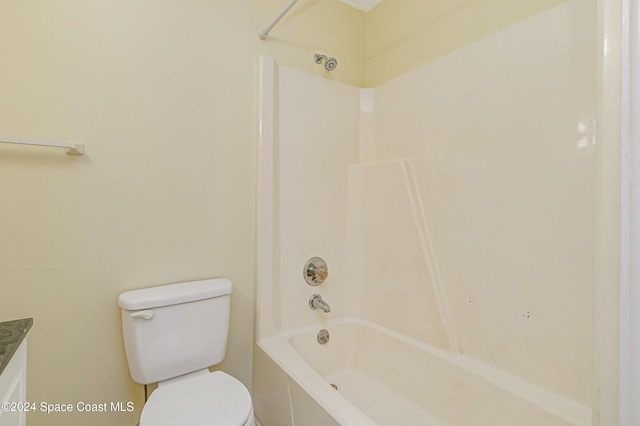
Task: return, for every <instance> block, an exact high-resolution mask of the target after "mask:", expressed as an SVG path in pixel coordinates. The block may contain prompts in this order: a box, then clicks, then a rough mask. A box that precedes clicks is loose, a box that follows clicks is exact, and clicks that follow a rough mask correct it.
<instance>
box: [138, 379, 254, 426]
mask: <svg viewBox="0 0 640 426" xmlns="http://www.w3.org/2000/svg"><path fill="white" fill-rule="evenodd" d="M251 410H252V403H251V395H249V391H248V390H247V388H246V387H245V386H244V385H243V384H242V383H241V382H240V381H239V380H237V379H235V378H234V377H231V376H229V375H228V374H226V373H223V372H222V371H215V372H213V373H208V374H204V375H201V376H197V377H194V378H191V379H187V380H184V381H181V382H177V383H173V384H168V385H166V386H162V387H159V388H158V389H156V390H155V391H154V392H153V393H152V394H151V396H150V397H149V400H148V401H147V403H146V404H145V406H144V408H143V409H142V416H141V417H140V426H243V425H244V424H245V422H246V421H247V419H248V418H249V416H250V414H251Z"/></svg>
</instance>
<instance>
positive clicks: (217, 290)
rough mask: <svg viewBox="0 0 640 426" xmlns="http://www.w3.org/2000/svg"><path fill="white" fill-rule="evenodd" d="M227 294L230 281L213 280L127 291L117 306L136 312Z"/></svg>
mask: <svg viewBox="0 0 640 426" xmlns="http://www.w3.org/2000/svg"><path fill="white" fill-rule="evenodd" d="M228 294H231V281H230V280H229V279H227V278H213V279H208V280H201V281H189V282H185V283H177V284H167V285H162V286H158V287H150V288H142V289H139V290H131V291H127V292H125V293H122V294H120V296H119V297H118V305H119V306H120V307H121V308H122V309H126V310H129V311H137V310H140V309H150V308H159V307H160V306H169V305H177V304H179V303H187V302H193V301H196V300H202V299H211V298H213V297H219V296H225V295H228Z"/></svg>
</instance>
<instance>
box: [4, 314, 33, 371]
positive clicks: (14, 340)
mask: <svg viewBox="0 0 640 426" xmlns="http://www.w3.org/2000/svg"><path fill="white" fill-rule="evenodd" d="M32 325H33V318H24V319H19V320H13V321H5V322H0V375H1V374H2V373H3V372H4V370H5V368H6V367H7V365H8V364H9V361H11V358H13V355H14V354H15V353H16V351H17V350H18V347H19V346H20V343H22V341H23V340H24V338H25V337H26V335H27V332H28V331H29V329H30V328H31V326H32Z"/></svg>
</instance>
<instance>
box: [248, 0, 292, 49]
mask: <svg viewBox="0 0 640 426" xmlns="http://www.w3.org/2000/svg"><path fill="white" fill-rule="evenodd" d="M297 1H298V0H290V1H289V3H288V4H287V5H286V6H285V7H284V9H282V12H280V14H279V15H278V16H276V19H274V20H273V22H271V23H270V24H269V25H268V26H267V27H266V28H265V29H264V30H262V32H261V33H260V34H258V37H260V40H264V39H265V38H267V35H268V34H269V31H271V30H272V29H273V27H275V26H276V24H277V23H278V22H279V21H280V20H281V19H282V17H283V16H284V15H286V14H287V12H288V11H289V9H291V8H292V7H293V5H294V4H296V2H297Z"/></svg>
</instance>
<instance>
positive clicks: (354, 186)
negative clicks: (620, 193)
mask: <svg viewBox="0 0 640 426" xmlns="http://www.w3.org/2000/svg"><path fill="white" fill-rule="evenodd" d="M574 3H575V2H571V1H570V2H567V3H563V4H562V5H560V6H557V7H555V8H553V9H550V10H549V11H547V12H544V13H542V14H540V15H537V16H535V17H533V18H530V19H528V20H526V21H524V22H522V23H520V24H517V25H515V26H513V27H510V28H508V29H506V30H503V31H501V32H500V33H497V34H494V35H492V36H489V37H487V38H485V39H483V40H481V41H479V42H476V43H475V44H473V45H470V46H467V47H465V48H463V49H460V50H458V51H456V52H454V53H452V54H450V55H448V56H445V57H443V58H441V59H438V60H436V61H433V62H431V63H429V64H427V65H424V66H423V67H420V68H418V69H416V70H413V71H410V72H408V73H406V74H403V75H401V76H399V77H397V78H395V79H393V80H391V81H389V82H387V83H384V84H382V85H380V86H378V87H375V88H367V89H358V88H355V87H351V86H348V85H345V84H341V83H336V82H334V81H331V79H327V78H323V77H318V76H311V75H308V74H305V73H302V72H299V71H296V70H292V69H289V68H287V67H284V66H280V65H278V64H277V63H275V62H274V61H273V60H272V59H270V58H267V57H263V58H261V59H260V61H261V63H260V87H261V89H260V121H261V123H260V129H261V140H260V153H259V169H260V170H259V199H258V210H259V212H258V265H257V280H258V288H257V300H256V306H257V345H256V348H255V351H254V385H253V395H254V405H255V409H256V414H257V416H258V417H259V418H260V419H261V420H262V422H263V423H264V424H265V426H276V425H277V426H301V425H309V426H325V425H326V426H329V425H345V426H365V425H366V426H369V425H380V426H399V425H403V426H404V425H420V426H426V425H429V426H445V425H446V426H467V425H469V426H514V425H518V426H587V425H590V424H591V407H590V404H591V388H592V381H593V378H592V372H591V369H592V367H591V366H592V355H591V353H592V347H591V345H592V340H593V335H592V327H591V324H592V316H593V300H592V292H591V291H590V290H589V287H588V286H589V285H591V284H590V283H592V282H593V270H591V269H589V267H585V265H590V264H593V258H592V257H590V256H593V253H592V250H591V249H590V247H593V246H592V239H593V231H592V229H593V217H592V215H591V214H590V213H588V212H589V211H590V210H591V204H590V203H591V202H592V199H593V193H592V192H593V184H592V182H593V179H594V173H595V172H594V168H593V146H592V141H591V137H590V134H589V132H591V131H592V129H591V128H590V126H591V123H593V117H594V115H595V99H594V96H593V90H592V89H593V87H592V86H591V85H592V84H593V81H595V77H594V76H591V77H593V78H592V79H590V78H587V77H589V76H584V70H585V69H594V68H595V67H594V66H593V61H594V54H593V51H592V50H590V49H589V48H588V47H589V45H588V43H589V40H583V39H580V38H579V37H574V35H575V34H574V33H572V31H573V32H578V33H580V31H582V30H585V28H586V27H587V26H588V25H590V24H591V21H590V20H589V17H585V16H584V15H580V13H578V14H576V8H575V5H574ZM584 13H588V12H584ZM567 22H572V23H573V24H575V25H574V26H573V27H571V28H570V29H567ZM587 31H588V28H587ZM532 33H535V34H536V37H531V34H532ZM558 40H562V43H558ZM531 58H535V61H537V64H538V65H536V64H532V62H531V61H532V59H531ZM567 58H570V59H567ZM309 60H314V59H313V58H310V59H309ZM342 60H344V58H338V64H337V66H338V67H339V66H340V65H339V64H340V61H342ZM548 64H555V65H554V66H548ZM334 68H335V66H334ZM576 75H582V76H583V77H584V78H575V76H576ZM532 79H535V82H536V85H535V87H529V86H527V84H526V82H530V81H532ZM531 117H536V118H535V120H543V121H541V122H532V119H531ZM541 123H544V126H542V125H541ZM576 128H578V129H579V130H580V132H581V133H580V134H576ZM567 200H570V201H567ZM316 256H318V257H321V258H323V259H324V261H325V262H326V264H327V268H328V275H327V276H326V277H323V278H326V279H324V280H320V281H323V282H322V283H320V284H318V285H313V286H311V285H309V284H308V283H307V282H306V281H305V279H304V276H303V271H304V270H305V265H306V264H307V262H308V261H309V260H310V259H312V258H314V257H316ZM314 284H316V283H314ZM316 294H317V295H319V296H320V297H321V300H322V301H324V302H325V303H326V305H327V306H326V309H322V308H323V307H324V305H322V304H319V305H316V306H317V307H320V308H321V309H313V306H312V305H313V304H310V298H311V297H312V296H313V295H316Z"/></svg>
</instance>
